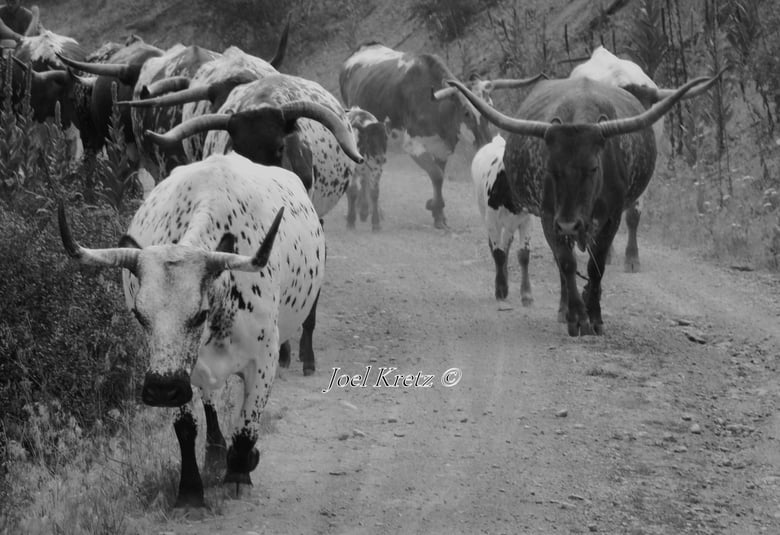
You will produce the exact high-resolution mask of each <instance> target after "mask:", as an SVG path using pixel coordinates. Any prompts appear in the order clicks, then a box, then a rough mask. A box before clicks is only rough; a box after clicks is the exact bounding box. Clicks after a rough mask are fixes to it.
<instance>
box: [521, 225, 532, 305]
mask: <svg viewBox="0 0 780 535" xmlns="http://www.w3.org/2000/svg"><path fill="white" fill-rule="evenodd" d="M518 230H519V231H520V239H521V240H522V242H523V246H522V247H521V248H520V250H519V251H517V261H518V262H519V263H520V271H521V273H522V279H521V281H520V299H521V301H522V303H523V306H524V307H527V306H531V305H532V304H533V302H534V297H533V295H532V294H531V278H530V277H529V275H528V264H529V263H530V262H531V215H530V214H529V213H528V212H525V213H524V214H523V215H522V216H521V221H520V225H519V226H518Z"/></svg>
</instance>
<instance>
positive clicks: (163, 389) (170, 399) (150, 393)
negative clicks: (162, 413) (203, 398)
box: [141, 372, 192, 407]
mask: <svg viewBox="0 0 780 535" xmlns="http://www.w3.org/2000/svg"><path fill="white" fill-rule="evenodd" d="M191 399H192V386H190V378H189V376H188V375H187V374H186V373H185V372H179V373H175V374H166V375H162V374H159V373H147V374H146V377H145V378H144V388H143V390H142V391H141V401H143V402H144V404H145V405H150V406H152V407H179V406H181V405H184V404H185V403H188V402H189V401H190V400H191Z"/></svg>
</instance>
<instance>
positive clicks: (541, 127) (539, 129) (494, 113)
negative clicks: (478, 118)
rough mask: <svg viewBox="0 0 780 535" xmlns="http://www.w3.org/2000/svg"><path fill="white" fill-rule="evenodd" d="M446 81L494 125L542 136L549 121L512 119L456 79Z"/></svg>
mask: <svg viewBox="0 0 780 535" xmlns="http://www.w3.org/2000/svg"><path fill="white" fill-rule="evenodd" d="M447 83H448V84H450V85H452V86H455V87H456V88H458V89H459V90H460V92H461V93H463V94H464V95H465V96H466V98H467V99H469V101H470V102H471V103H472V104H473V105H474V107H475V108H477V110H478V111H479V112H480V113H481V114H482V115H484V116H485V118H486V119H487V120H488V121H490V122H491V123H493V124H494V125H496V126H497V127H499V128H502V129H504V130H506V131H507V132H512V133H514V134H521V135H524V136H533V137H541V138H543V137H544V134H545V132H547V128H548V127H549V126H550V123H546V122H542V121H528V120H526V119H514V118H513V117H509V116H508V115H504V114H503V113H501V112H500V111H498V110H496V109H495V108H493V107H492V106H490V104H488V103H487V102H485V101H484V100H482V99H481V98H479V97H478V96H477V95H475V94H474V93H472V92H471V91H469V90H468V88H466V86H465V85H463V84H462V83H460V82H458V81H457V80H447Z"/></svg>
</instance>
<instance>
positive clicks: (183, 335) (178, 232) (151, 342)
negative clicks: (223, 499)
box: [60, 153, 325, 506]
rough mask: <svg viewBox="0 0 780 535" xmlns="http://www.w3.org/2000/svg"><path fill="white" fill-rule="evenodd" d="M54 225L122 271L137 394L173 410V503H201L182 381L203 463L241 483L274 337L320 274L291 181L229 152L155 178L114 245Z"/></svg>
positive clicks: (274, 357)
mask: <svg viewBox="0 0 780 535" xmlns="http://www.w3.org/2000/svg"><path fill="white" fill-rule="evenodd" d="M60 229H61V233H62V237H63V243H64V244H65V248H66V250H67V251H68V253H69V254H70V255H71V256H72V257H74V258H76V259H78V260H79V261H81V262H82V263H86V264H92V265H101V266H118V267H123V268H125V271H124V286H125V298H126V301H127V306H128V308H129V309H130V310H131V311H132V312H133V314H134V315H135V317H136V319H137V320H138V322H139V323H140V325H141V327H142V329H143V332H144V334H145V336H146V342H147V348H148V351H149V367H148V369H147V372H146V378H145V381H144V386H143V392H142V399H143V401H144V403H146V404H148V405H152V406H163V407H178V410H177V412H176V416H175V420H174V429H175V431H176V436H177V438H178V440H179V444H180V447H181V455H182V464H181V479H180V484H179V495H178V499H177V502H176V504H177V506H203V505H204V501H203V485H202V482H201V478H200V472H199V470H198V465H197V462H196V455H195V449H194V448H195V435H196V432H197V426H196V423H195V416H194V413H193V403H192V389H191V385H194V386H196V387H199V388H201V389H202V391H203V403H204V410H205V416H206V427H207V430H206V433H207V435H206V444H207V451H206V462H207V464H217V465H219V466H223V467H224V466H225V464H226V475H225V482H226V483H231V482H232V483H236V484H238V483H244V484H251V479H250V475H249V474H250V472H251V471H252V470H253V469H254V468H255V467H256V466H257V463H258V458H259V454H258V450H257V449H256V447H255V445H256V441H257V439H258V435H259V425H260V417H261V414H262V412H263V409H264V407H265V404H266V402H267V400H268V396H269V393H270V389H271V385H272V383H273V380H274V376H275V373H276V367H277V362H278V358H279V344H280V342H281V341H282V340H285V339H287V338H289V337H291V336H292V335H293V334H294V333H295V331H296V330H297V328H298V327H299V326H300V325H301V322H302V321H303V320H304V318H306V317H307V315H308V314H309V312H310V310H311V309H312V307H313V306H314V303H315V300H316V296H317V293H318V291H319V289H320V286H321V285H322V280H323V268H324V260H325V241H324V236H323V232H322V227H321V225H320V222H319V217H318V216H317V213H316V212H315V210H314V207H313V206H312V204H311V201H310V199H309V198H308V196H307V195H306V191H305V189H304V188H303V186H302V185H301V184H300V181H299V180H298V178H297V177H295V176H294V175H292V173H290V172H289V171H286V170H284V169H281V168H278V167H266V166H263V165H258V164H255V163H253V162H251V161H249V160H248V159H246V158H244V157H243V156H240V155H238V154H235V153H231V154H228V155H212V156H210V157H208V158H206V159H205V160H203V161H201V162H197V163H193V164H189V165H185V166H180V167H177V168H176V169H174V171H173V172H172V173H171V175H170V176H169V177H168V178H167V179H165V180H163V181H162V182H161V183H160V184H158V185H157V186H156V187H155V188H154V189H153V190H152V191H151V193H150V194H149V196H148V197H147V198H146V200H145V201H144V203H143V205H142V206H141V207H140V208H139V209H138V211H137V212H136V214H135V216H134V217H133V220H132V222H131V223H130V227H129V229H128V234H127V235H126V236H125V237H124V238H122V240H121V242H120V247H119V248H116V249H85V248H83V247H81V246H79V245H78V244H77V243H76V242H75V241H74V240H73V238H72V237H71V234H70V231H69V230H68V227H67V222H66V221H65V212H64V208H62V207H61V208H60ZM274 238H275V239H274ZM231 374H238V375H240V376H241V377H242V378H243V382H244V397H243V404H242V407H241V411H240V414H239V418H238V421H237V423H236V426H235V430H234V431H233V432H232V434H231V435H230V436H231V442H230V446H229V447H228V448H227V457H225V446H226V443H225V439H224V438H223V435H222V433H221V431H220V429H219V424H218V422H217V416H216V415H217V413H216V410H215V407H214V403H213V400H212V394H211V392H212V391H213V390H214V389H216V388H219V387H221V386H222V385H223V384H224V382H225V380H226V378H227V377H228V376H230V375H231Z"/></svg>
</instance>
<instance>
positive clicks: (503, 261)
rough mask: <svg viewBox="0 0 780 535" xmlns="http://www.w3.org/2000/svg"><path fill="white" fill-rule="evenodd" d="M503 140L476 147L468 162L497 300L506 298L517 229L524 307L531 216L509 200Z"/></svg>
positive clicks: (527, 301)
mask: <svg viewBox="0 0 780 535" xmlns="http://www.w3.org/2000/svg"><path fill="white" fill-rule="evenodd" d="M505 146H506V141H505V140H504V138H503V137H501V136H500V135H497V136H495V137H494V138H493V141H491V142H490V143H488V144H487V145H485V146H484V147H482V148H481V149H479V151H478V152H477V154H476V155H475V156H474V160H473V161H472V162H471V178H472V180H473V181H474V188H475V192H476V195H477V205H478V206H479V213H480V214H481V215H482V221H483V222H484V223H485V226H486V227H487V231H488V245H489V246H490V252H491V254H492V255H493V260H494V261H495V263H496V299H506V297H507V295H508V293H509V283H508V280H507V275H508V274H507V258H508V257H509V248H510V247H511V246H512V240H513V239H514V237H515V232H519V234H520V241H521V242H522V243H523V248H522V249H520V250H519V251H518V252H517V260H518V261H519V262H520V266H521V268H522V282H521V283H520V295H521V299H522V302H523V305H524V306H529V305H531V304H532V303H533V301H534V299H533V297H532V296H531V281H530V279H529V276H528V261H529V259H530V255H531V251H530V247H529V240H530V231H531V215H530V214H529V213H528V211H526V210H525V209H523V208H522V207H517V206H516V205H515V203H514V202H513V201H512V192H511V191H510V189H509V182H508V181H507V176H506V171H505V170H504V147H505Z"/></svg>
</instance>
